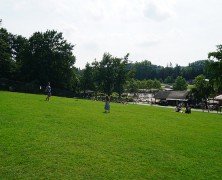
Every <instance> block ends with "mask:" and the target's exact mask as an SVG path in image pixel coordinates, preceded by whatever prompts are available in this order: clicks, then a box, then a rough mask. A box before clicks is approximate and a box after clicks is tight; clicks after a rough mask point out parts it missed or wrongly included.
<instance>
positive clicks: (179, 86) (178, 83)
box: [173, 76, 187, 91]
mask: <svg viewBox="0 0 222 180" xmlns="http://www.w3.org/2000/svg"><path fill="white" fill-rule="evenodd" d="M173 89H174V90H178V91H183V90H186V89H187V82H186V80H185V79H184V78H183V77H182V76H178V77H177V78H176V80H175V83H174V84H173Z"/></svg>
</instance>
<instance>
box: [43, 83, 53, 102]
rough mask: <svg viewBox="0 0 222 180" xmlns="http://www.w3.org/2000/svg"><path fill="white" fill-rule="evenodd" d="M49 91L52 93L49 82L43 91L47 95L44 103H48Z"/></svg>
mask: <svg viewBox="0 0 222 180" xmlns="http://www.w3.org/2000/svg"><path fill="white" fill-rule="evenodd" d="M51 91H52V88H51V86H50V82H48V85H47V86H46V89H45V92H46V94H47V97H46V99H45V100H46V101H49V98H50V97H51V95H52V94H51Z"/></svg>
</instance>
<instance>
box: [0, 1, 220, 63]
mask: <svg viewBox="0 0 222 180" xmlns="http://www.w3.org/2000/svg"><path fill="white" fill-rule="evenodd" d="M221 7H222V1H221V0H211V1H203V0H195V1H193V0H186V1H178V0H164V1H163V0H130V1H129V0H84V1H82V0H59V1H57V0H56V1H55V0H44V1H43V0H42V1H41V0H20V1H16V0H1V6H0V12H1V17H0V19H3V23H2V25H3V26H4V27H5V28H7V29H8V31H10V32H12V33H14V34H21V35H23V36H26V37H29V36H30V35H31V34H33V33H34V32H36V31H46V30H47V29H50V30H51V29H55V30H57V31H59V32H63V34H64V37H65V38H66V39H67V41H68V42H71V43H72V44H77V46H76V47H75V48H74V51H73V52H74V54H75V55H76V57H77V62H76V66H77V67H84V66H85V64H86V62H87V61H88V62H92V61H93V60H94V59H95V58H96V59H97V60H100V59H101V58H102V55H103V53H104V52H110V53H111V54H112V55H113V56H119V57H123V56H124V55H125V54H126V53H128V52H129V53H130V57H129V58H130V59H131V60H133V61H140V60H144V59H148V60H150V61H151V62H152V63H155V64H161V65H166V64H167V62H172V63H174V62H176V63H178V64H183V65H185V64H188V62H190V61H195V60H199V59H204V58H206V57H207V53H208V52H210V51H213V50H214V49H216V45H217V44H221V42H222V37H221V36H220V34H221V31H222V23H221V17H222V11H221ZM173 61H174V62H173Z"/></svg>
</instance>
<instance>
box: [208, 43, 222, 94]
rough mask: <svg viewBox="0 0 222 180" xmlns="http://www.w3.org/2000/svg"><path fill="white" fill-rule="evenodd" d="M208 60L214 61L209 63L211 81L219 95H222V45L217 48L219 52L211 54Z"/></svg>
mask: <svg viewBox="0 0 222 180" xmlns="http://www.w3.org/2000/svg"><path fill="white" fill-rule="evenodd" d="M208 58H210V59H211V58H212V59H213V61H209V63H208V70H209V71H208V72H209V76H210V81H211V82H212V83H213V84H214V88H215V90H216V91H217V92H218V93H222V45H218V46H217V51H215V52H210V53H209V54H208Z"/></svg>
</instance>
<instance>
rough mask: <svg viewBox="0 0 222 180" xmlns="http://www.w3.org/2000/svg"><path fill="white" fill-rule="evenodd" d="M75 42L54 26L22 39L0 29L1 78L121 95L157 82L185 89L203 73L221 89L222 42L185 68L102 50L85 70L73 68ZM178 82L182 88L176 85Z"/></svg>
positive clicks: (211, 83) (218, 90)
mask: <svg viewBox="0 0 222 180" xmlns="http://www.w3.org/2000/svg"><path fill="white" fill-rule="evenodd" d="M74 47H75V46H74V45H72V44H71V43H69V42H67V40H65V39H64V37H63V34H62V33H60V32H57V31H55V30H47V31H46V32H35V33H33V35H31V37H29V38H26V37H23V36H21V35H14V34H12V33H10V32H8V31H7V30H6V29H4V28H1V29H0V80H3V79H8V80H12V81H16V82H24V83H28V84H32V85H34V86H35V87H37V86H44V85H46V83H47V82H48V81H50V82H51V84H52V85H53V87H54V88H59V89H64V90H67V91H70V92H73V93H75V94H79V93H85V92H86V91H87V90H92V91H94V92H95V94H97V93H100V92H102V93H105V94H112V93H113V92H116V93H117V94H118V95H119V97H120V96H121V94H122V93H123V92H125V91H128V92H130V91H135V90H136V89H138V88H139V89H160V87H161V83H167V84H173V87H174V89H177V90H183V89H185V88H186V84H185V86H184V81H185V83H187V82H191V83H192V82H194V83H195V82H197V80H195V78H197V76H199V75H202V76H201V78H204V79H209V82H208V83H209V86H210V87H212V88H213V89H214V92H215V93H220V92H222V73H221V72H222V69H221V67H222V64H221V63H222V58H221V57H222V45H219V46H217V50H216V51H215V52H210V53H209V57H208V59H206V60H199V61H196V62H193V63H190V64H189V65H188V66H184V67H183V66H180V65H178V64H176V65H175V66H174V67H173V65H172V63H169V64H168V65H167V66H166V67H163V66H159V65H154V64H152V63H151V62H150V61H148V60H143V61H141V62H135V63H132V62H131V61H130V60H129V54H126V55H125V56H124V57H114V56H112V55H111V54H109V53H104V55H103V58H102V59H101V60H100V61H97V60H94V61H93V62H92V63H91V64H90V63H87V64H86V66H85V68H84V69H77V68H76V67H75V61H76V57H75V55H74V54H73V50H74ZM194 80H195V81H194ZM1 82H2V81H1ZM180 83H182V85H181V86H182V88H181V86H180V87H178V86H177V85H178V84H180ZM200 87H203V86H200Z"/></svg>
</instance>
